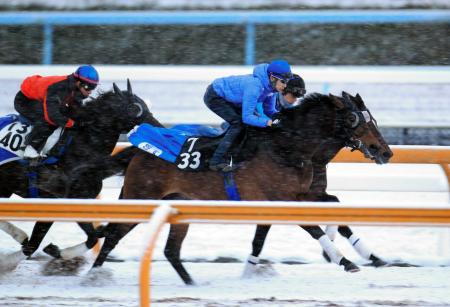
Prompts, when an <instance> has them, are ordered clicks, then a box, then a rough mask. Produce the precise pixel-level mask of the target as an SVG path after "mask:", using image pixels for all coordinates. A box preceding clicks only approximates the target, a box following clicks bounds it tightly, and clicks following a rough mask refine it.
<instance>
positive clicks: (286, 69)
mask: <svg viewBox="0 0 450 307" xmlns="http://www.w3.org/2000/svg"><path fill="white" fill-rule="evenodd" d="M267 73H268V74H269V76H270V75H271V76H274V77H276V78H278V79H283V80H290V79H291V78H292V72H291V66H290V65H289V63H288V62H287V61H286V60H274V61H272V62H271V63H270V64H269V66H268V67H267Z"/></svg>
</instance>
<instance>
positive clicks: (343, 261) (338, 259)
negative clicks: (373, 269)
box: [300, 226, 359, 272]
mask: <svg viewBox="0 0 450 307" xmlns="http://www.w3.org/2000/svg"><path fill="white" fill-rule="evenodd" d="M300 227H301V228H303V229H304V230H306V231H307V232H308V233H309V234H310V235H311V237H313V238H314V239H316V240H318V241H319V243H320V245H321V246H322V248H323V250H324V251H325V252H326V253H327V254H328V256H329V257H330V259H331V261H333V262H334V263H336V264H337V265H342V266H344V269H345V271H346V272H358V271H359V268H358V267H357V266H356V265H355V264H354V263H353V262H351V261H350V260H348V259H347V258H345V257H344V256H343V255H342V253H341V252H340V251H339V250H338V249H337V248H336V246H335V245H334V244H333V242H332V241H331V240H330V238H329V237H328V236H327V235H326V233H325V232H324V231H323V230H322V228H320V227H319V226H300Z"/></svg>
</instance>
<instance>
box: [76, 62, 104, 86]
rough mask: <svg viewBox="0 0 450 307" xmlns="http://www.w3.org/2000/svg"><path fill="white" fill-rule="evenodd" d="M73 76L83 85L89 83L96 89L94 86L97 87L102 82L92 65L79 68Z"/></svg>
mask: <svg viewBox="0 0 450 307" xmlns="http://www.w3.org/2000/svg"><path fill="white" fill-rule="evenodd" d="M73 75H74V76H75V78H76V79H78V80H80V81H81V82H82V83H88V84H89V85H91V86H93V87H94V88H95V86H94V85H97V84H98V82H99V80H100V78H99V76H98V72H97V70H96V69H95V68H94V66H92V65H82V66H80V67H78V68H77V70H76V71H75V72H74V73H73Z"/></svg>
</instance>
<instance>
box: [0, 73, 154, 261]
mask: <svg viewBox="0 0 450 307" xmlns="http://www.w3.org/2000/svg"><path fill="white" fill-rule="evenodd" d="M113 89H114V90H113V91H109V92H106V93H102V94H101V95H99V97H97V98H96V99H92V100H89V101H87V102H86V103H85V104H84V105H83V106H82V107H81V108H80V109H79V110H76V112H75V114H73V115H72V118H74V119H76V120H79V121H82V122H83V123H84V125H83V127H82V128H79V129H77V130H73V129H70V130H66V131H65V132H64V134H63V136H62V138H61V139H62V141H60V143H61V144H69V145H68V146H67V148H65V152H64V154H59V153H58V152H61V147H60V146H58V145H59V143H58V144H57V145H56V146H55V148H53V149H52V151H51V152H50V155H51V156H59V161H58V162H57V163H55V164H50V165H47V164H42V165H40V166H37V167H36V168H35V169H33V170H34V171H35V172H36V173H37V180H36V182H35V184H36V188H37V189H38V194H39V197H43V198H95V197H96V196H97V195H98V194H99V193H100V190H101V188H102V180H103V179H105V178H107V177H109V176H112V175H114V174H117V173H119V172H121V171H123V170H124V169H125V167H126V166H127V165H128V162H129V161H130V159H131V157H132V156H133V155H134V154H135V152H136V148H128V149H126V150H124V151H122V152H120V153H118V154H116V155H114V156H111V153H112V151H113V149H114V147H115V146H116V143H117V141H118V139H119V136H120V134H121V133H125V132H128V131H129V130H131V129H132V128H133V127H134V126H135V125H137V124H140V123H144V122H147V123H151V124H152V125H155V126H161V124H160V123H159V122H158V121H157V120H156V119H155V118H154V117H153V115H152V113H151V112H150V111H149V109H148V107H147V105H146V103H145V102H144V101H143V100H142V99H141V98H139V97H138V96H136V95H134V94H133V92H132V88H131V84H130V82H129V80H128V82H127V91H121V90H120V89H119V88H118V87H117V85H116V84H113ZM61 146H62V145H61ZM28 171H29V166H27V165H24V164H23V163H21V162H20V161H13V162H9V163H7V164H4V165H2V166H0V197H10V196H11V195H12V194H13V193H14V194H16V195H18V196H21V197H24V198H27V197H30V195H29V193H28V192H29V178H28V177H27V173H28ZM52 224H53V222H37V223H36V225H35V226H34V229H33V232H32V235H31V237H30V239H29V240H28V241H25V242H24V244H23V248H22V252H23V256H30V255H31V254H33V253H34V252H35V251H36V250H37V248H38V247H39V245H40V243H41V242H42V240H43V238H44V236H45V234H46V233H47V232H48V230H49V229H50V227H51V225H52ZM78 224H79V225H80V227H81V228H82V229H83V230H84V231H85V233H86V234H87V235H88V240H87V241H86V242H85V243H83V244H81V245H80V248H81V247H82V248H86V249H87V248H91V247H93V246H94V245H95V243H96V242H97V236H96V233H95V229H94V227H93V225H92V223H78ZM78 250H79V249H78ZM53 252H54V251H53ZM20 258H23V257H22V255H20Z"/></svg>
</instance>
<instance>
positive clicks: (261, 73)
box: [212, 64, 277, 127]
mask: <svg viewBox="0 0 450 307" xmlns="http://www.w3.org/2000/svg"><path fill="white" fill-rule="evenodd" d="M268 66H269V64H259V65H257V66H256V67H255V68H254V70H253V74H252V75H250V74H249V75H240V76H229V77H224V78H218V79H215V80H214V81H213V83H212V86H213V89H214V91H215V92H216V94H217V95H219V96H220V97H222V98H223V99H225V100H226V101H228V102H230V103H233V104H235V105H237V106H241V107H242V121H243V122H244V123H245V124H247V125H251V126H256V127H266V126H267V121H268V119H267V117H265V116H260V115H258V112H256V105H257V104H258V102H259V103H262V105H263V109H264V113H265V114H266V115H268V116H271V115H272V114H274V113H276V112H277V110H276V108H275V99H270V98H269V97H270V96H273V94H274V93H275V92H276V89H274V88H272V86H271V85H270V80H269V76H268V74H267V67H268ZM268 98H269V99H268Z"/></svg>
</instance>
